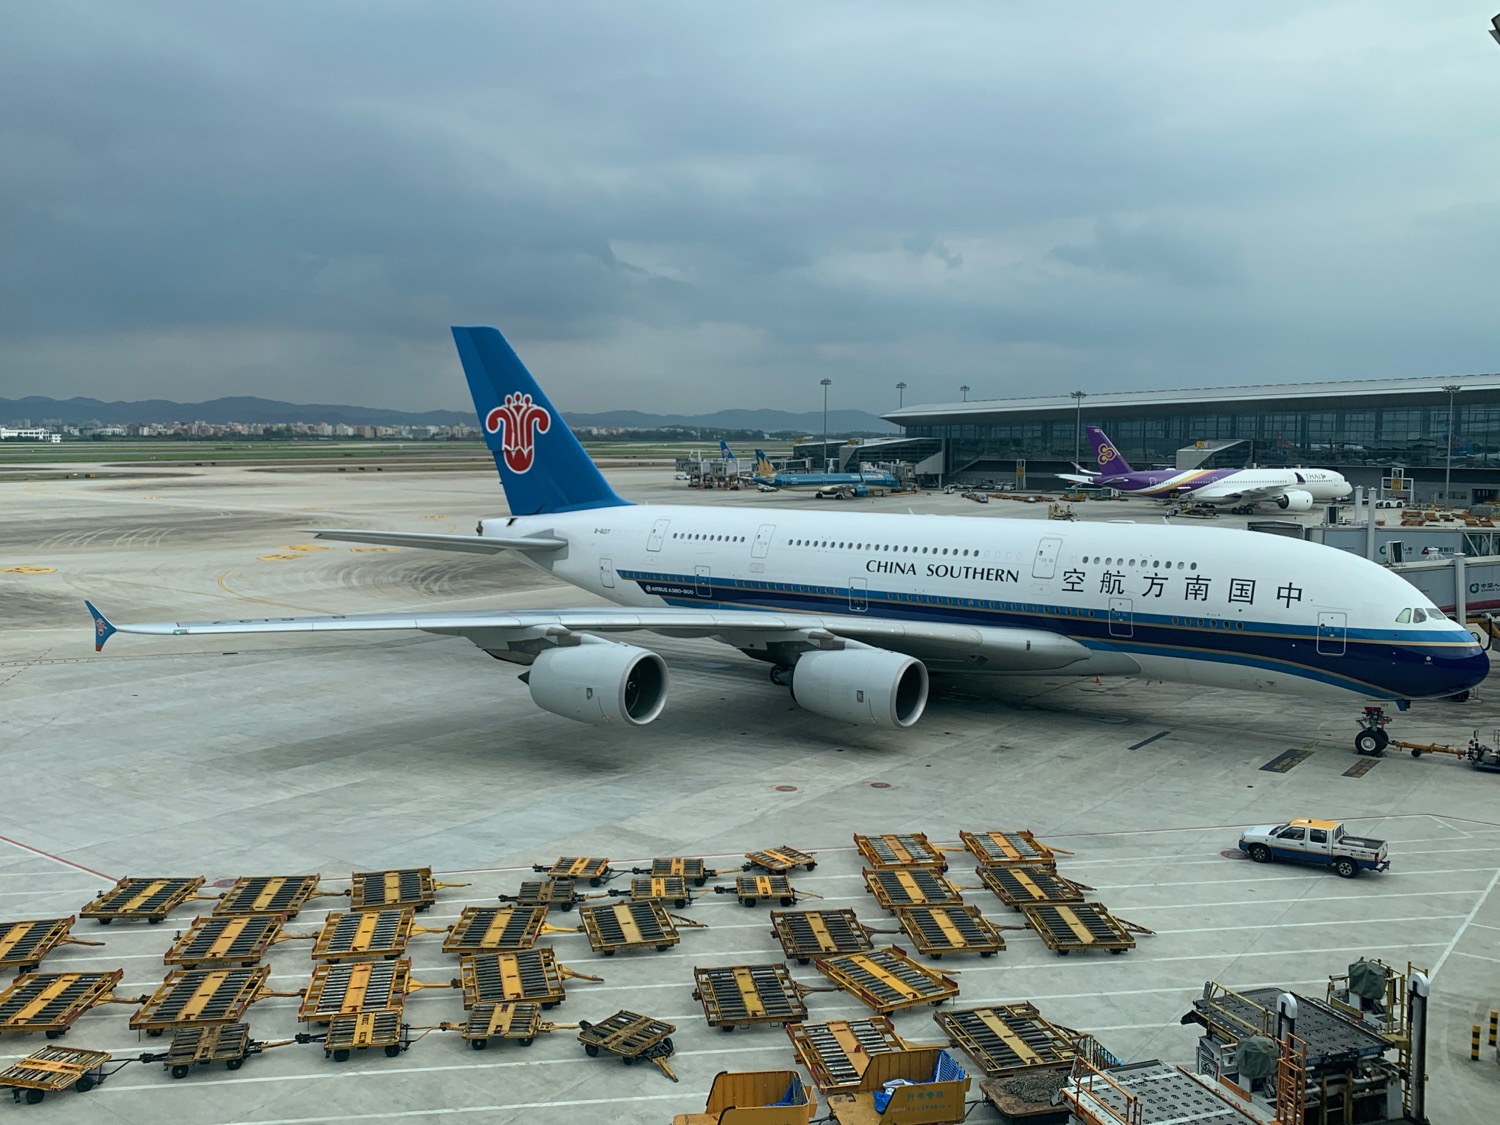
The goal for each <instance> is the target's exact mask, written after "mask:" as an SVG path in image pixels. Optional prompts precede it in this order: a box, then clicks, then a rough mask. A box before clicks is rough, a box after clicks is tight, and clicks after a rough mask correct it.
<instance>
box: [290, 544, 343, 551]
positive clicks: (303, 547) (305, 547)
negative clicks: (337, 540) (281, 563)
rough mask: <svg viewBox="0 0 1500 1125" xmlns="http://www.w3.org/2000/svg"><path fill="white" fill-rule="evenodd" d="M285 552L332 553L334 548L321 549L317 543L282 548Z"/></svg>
mask: <svg viewBox="0 0 1500 1125" xmlns="http://www.w3.org/2000/svg"><path fill="white" fill-rule="evenodd" d="M281 549H282V550H283V551H331V550H333V548H332V547H320V546H318V545H317V544H316V543H293V544H291V545H290V546H287V547H283V548H281Z"/></svg>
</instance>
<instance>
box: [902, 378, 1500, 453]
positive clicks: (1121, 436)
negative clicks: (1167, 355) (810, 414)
mask: <svg viewBox="0 0 1500 1125" xmlns="http://www.w3.org/2000/svg"><path fill="white" fill-rule="evenodd" d="M1483 393H1484V395H1485V397H1486V398H1494V399H1496V401H1494V402H1464V401H1462V398H1460V401H1459V402H1457V403H1456V404H1455V409H1454V420H1453V425H1452V427H1451V431H1450V426H1449V419H1448V405H1447V402H1446V401H1444V402H1443V403H1442V404H1441V405H1437V406H1413V405H1407V404H1401V405H1377V404H1372V403H1371V402H1370V401H1369V400H1368V399H1366V400H1363V401H1360V402H1352V403H1350V404H1349V405H1348V406H1347V407H1342V406H1341V407H1331V408H1328V409H1302V410H1286V409H1279V408H1278V405H1277V404H1270V403H1266V402H1264V401H1263V402H1260V403H1246V404H1244V408H1243V409H1233V410H1231V409H1219V410H1206V409H1204V407H1203V406H1202V405H1184V406H1181V407H1172V406H1166V407H1163V408H1162V409H1160V410H1159V411H1157V412H1154V413H1151V414H1146V413H1144V412H1143V411H1141V410H1140V409H1139V408H1131V409H1129V410H1126V409H1123V408H1122V409H1120V410H1118V411H1110V412H1109V413H1108V414H1104V413H1103V412H1099V413H1098V414H1095V415H1091V414H1090V413H1089V411H1088V407H1087V404H1085V407H1084V414H1083V423H1084V425H1096V426H1099V427H1101V428H1102V429H1103V430H1104V431H1105V432H1106V433H1108V434H1109V436H1110V438H1111V439H1112V440H1113V441H1114V444H1115V446H1116V447H1117V448H1118V449H1119V450H1120V452H1121V453H1123V454H1124V455H1125V457H1126V458H1127V459H1128V460H1129V461H1131V462H1132V463H1134V464H1135V465H1136V467H1137V468H1145V467H1150V466H1153V465H1171V464H1173V463H1174V461H1175V459H1176V456H1177V451H1178V450H1179V449H1182V448H1184V447H1187V446H1191V445H1193V444H1194V443H1195V442H1199V441H1212V440H1234V439H1238V440H1242V441H1244V442H1245V443H1246V444H1245V445H1243V446H1237V447H1235V457H1236V458H1238V460H1239V463H1240V464H1246V463H1254V464H1258V465H1306V464H1318V465H1341V464H1342V465H1390V464H1400V465H1408V466H1424V465H1437V466H1441V465H1443V464H1444V463H1445V461H1446V459H1447V456H1448V448H1449V444H1450V441H1451V445H1452V460H1453V464H1454V465H1455V466H1459V465H1489V464H1500V393H1497V392H1493V391H1488V392H1483ZM1372 397H1373V396H1372ZM1386 401H1387V402H1389V401H1390V397H1389V396H1387V398H1386ZM1074 424H1075V416H1074V415H1073V414H1072V413H1070V412H1065V411H1064V412H1057V413H1056V414H1055V416H1052V417H1036V416H1033V417H1022V416H1019V415H1018V416H1016V417H1015V418H1014V419H1013V420H1012V419H1010V418H1007V417H1005V416H1004V415H1000V414H997V415H992V416H991V418H990V419H985V420H983V421H982V422H978V421H976V422H973V423H970V422H964V423H956V424H952V425H941V424H937V425H910V426H907V427H906V433H907V436H909V437H937V438H946V439H947V440H948V449H949V455H948V465H949V471H950V472H958V471H961V470H962V469H963V468H964V467H965V466H969V465H974V464H976V463H978V462H981V461H992V460H999V461H1008V460H1013V459H1018V458H1024V459H1027V460H1032V459H1035V460H1063V461H1066V460H1071V459H1072V458H1073V451H1074V448H1075V445H1074V443H1075V437H1074V434H1075V430H1074ZM1450 432H1451V437H1450ZM1082 453H1083V456H1084V457H1087V456H1088V447H1087V443H1086V442H1085V443H1084V447H1083V450H1082Z"/></svg>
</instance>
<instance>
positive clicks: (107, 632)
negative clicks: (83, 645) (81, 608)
mask: <svg viewBox="0 0 1500 1125" xmlns="http://www.w3.org/2000/svg"><path fill="white" fill-rule="evenodd" d="M83 604H84V605H86V606H88V607H89V615H90V616H91V617H92V618H93V619H94V651H95V652H103V651H104V642H105V641H107V640H109V638H110V637H113V636H114V635H115V632H116V629H115V627H114V626H113V625H111V624H110V623H109V618H107V617H105V616H104V614H102V613H100V612H99V609H98V607H97V606H95V605H94V603H93V602H90V601H85V602H84V603H83Z"/></svg>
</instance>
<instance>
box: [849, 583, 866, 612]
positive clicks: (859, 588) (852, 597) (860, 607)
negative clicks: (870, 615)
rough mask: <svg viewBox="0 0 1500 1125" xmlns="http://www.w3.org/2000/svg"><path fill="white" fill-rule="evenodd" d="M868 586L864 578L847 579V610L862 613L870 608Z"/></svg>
mask: <svg viewBox="0 0 1500 1125" xmlns="http://www.w3.org/2000/svg"><path fill="white" fill-rule="evenodd" d="M869 589H870V584H869V582H868V581H867V580H866V579H864V578H851V579H849V608H850V609H851V610H853V611H854V612H855V613H864V612H865V611H866V610H868V609H869V608H870V597H869Z"/></svg>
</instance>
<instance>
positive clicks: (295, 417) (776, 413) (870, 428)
mask: <svg viewBox="0 0 1500 1125" xmlns="http://www.w3.org/2000/svg"><path fill="white" fill-rule="evenodd" d="M23 418H29V419H31V422H32V425H39V424H40V423H41V420H42V419H43V418H57V419H61V420H62V422H63V423H64V424H66V425H73V426H78V425H82V424H83V423H85V422H103V423H105V424H106V425H119V426H126V425H130V424H132V423H135V424H146V423H151V422H209V423H215V424H223V423H226V422H246V423H255V424H259V425H269V424H272V423H276V422H313V423H317V422H327V423H328V424H329V425H338V424H339V423H343V424H345V425H349V426H453V425H461V424H465V423H473V421H474V415H472V414H470V413H468V412H466V411H459V410H428V411H424V412H422V413H412V412H409V411H405V410H381V409H378V408H375V407H369V406H334V405H330V404H327V403H305V404H303V403H294V402H277V401H276V400H274V399H268V398H250V397H234V398H216V399H211V400H210V401H208V402H171V401H169V400H167V399H159V398H153V399H145V400H144V401H141V402H102V401H100V400H99V399H97V398H67V399H56V398H43V397H41V396H39V395H29V396H27V397H26V398H16V399H11V398H0V424H9V423H14V422H16V421H18V420H20V419H23ZM568 422H569V423H570V424H571V425H572V426H573V427H575V428H579V429H581V428H584V427H588V426H603V427H620V428H627V429H640V430H651V429H661V428H663V427H668V426H684V427H691V428H701V429H705V430H715V429H722V430H765V431H768V432H770V431H775V430H800V431H802V432H804V433H808V434H817V433H821V432H822V430H823V413H822V411H816V410H815V411H809V412H807V413H804V414H793V413H792V412H790V411H787V410H719V411H716V412H714V413H713V414H647V413H645V412H643V411H640V410H606V411H603V412H602V413H599V414H572V413H570V414H569V415H568ZM896 429H897V428H896V427H895V426H892V425H891V424H890V423H889V422H885V421H882V420H881V419H880V418H878V417H876V416H875V415H874V414H869V413H866V412H865V411H863V410H830V411H829V412H828V431H829V433H840V434H843V433H854V432H884V433H894V432H896ZM704 436H705V437H709V436H711V435H709V434H705V435H704Z"/></svg>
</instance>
